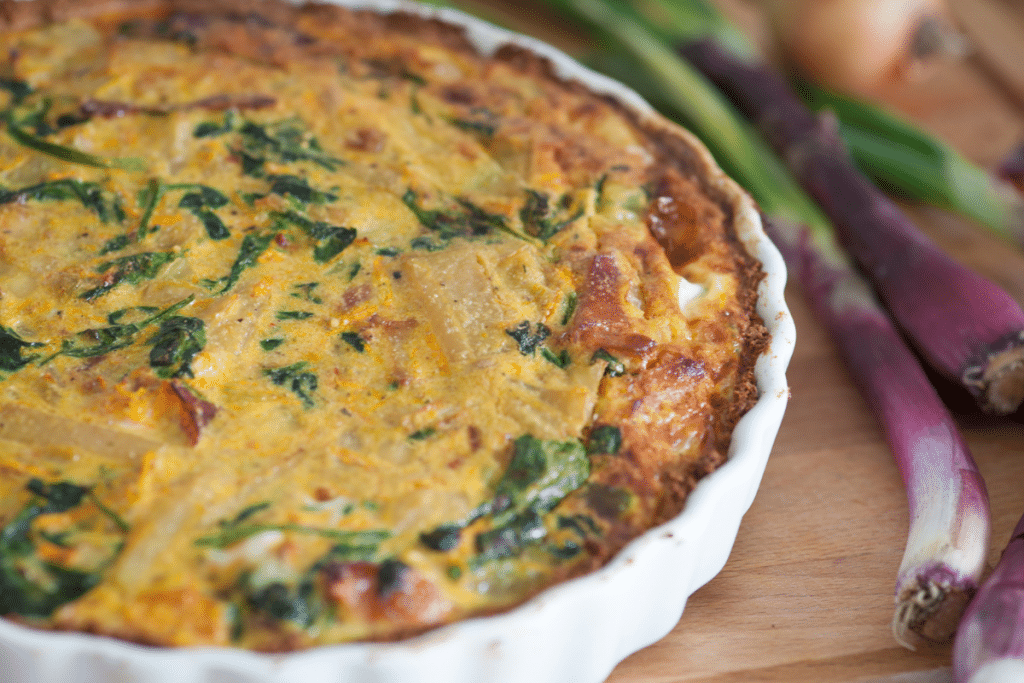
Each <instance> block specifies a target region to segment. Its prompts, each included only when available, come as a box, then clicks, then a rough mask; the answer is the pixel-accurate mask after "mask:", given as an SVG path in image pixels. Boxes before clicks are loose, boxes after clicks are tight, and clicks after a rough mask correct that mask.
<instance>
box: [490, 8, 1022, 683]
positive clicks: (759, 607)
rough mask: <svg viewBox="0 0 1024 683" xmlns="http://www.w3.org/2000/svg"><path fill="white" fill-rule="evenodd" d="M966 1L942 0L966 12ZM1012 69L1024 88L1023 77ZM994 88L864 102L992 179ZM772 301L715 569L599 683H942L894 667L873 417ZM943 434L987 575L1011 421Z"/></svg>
mask: <svg viewBox="0 0 1024 683" xmlns="http://www.w3.org/2000/svg"><path fill="white" fill-rule="evenodd" d="M716 1H717V2H718V3H719V4H720V5H721V6H722V8H723V9H724V10H726V11H727V13H729V14H731V15H732V16H734V18H737V19H739V20H740V21H741V23H742V24H743V25H744V26H746V27H747V29H748V30H750V31H752V32H755V33H759V32H761V31H762V24H760V23H759V17H758V15H757V13H756V9H754V8H753V5H752V4H751V2H750V0H716ZM981 1H983V0H957V2H958V4H960V5H963V6H966V7H967V8H968V9H970V5H971V3H972V2H981ZM984 1H985V2H988V3H991V2H1002V3H1005V6H1006V7H1008V8H1011V9H1013V10H1014V11H1016V12H1018V13H1020V16H1021V18H1022V20H1024V3H1022V2H1017V0H984ZM482 4H483V5H484V6H485V16H490V17H491V18H492V19H497V20H499V21H502V22H503V23H506V24H509V25H512V26H513V27H515V28H518V29H520V30H525V31H527V32H533V33H535V34H536V35H537V36H538V37H540V38H542V39H545V40H548V41H550V42H553V43H555V44H556V45H559V46H560V47H563V49H567V50H568V51H570V52H578V51H579V48H580V47H581V42H580V40H579V35H578V33H577V32H576V31H575V30H574V27H572V26H568V25H564V24H558V23H557V22H553V21H552V18H551V17H550V16H549V15H547V14H545V13H544V12H543V9H540V10H538V9H537V7H536V5H532V6H524V5H523V4H522V3H521V2H514V3H510V2H499V1H498V0H490V1H485V2H483V3H482ZM480 5H481V2H480V0H477V4H476V7H477V8H479V7H480ZM984 28H985V26H984V20H982V29H983V30H984ZM1001 28H1002V27H993V28H992V30H994V31H995V30H997V29H1001ZM1022 38H1024V36H1022ZM1019 68H1020V69H1021V70H1022V74H1021V76H1022V77H1024V63H1020V67H1019ZM1005 82H1006V81H1005V80H1001V79H997V78H996V77H994V74H993V72H992V71H991V69H990V68H989V67H988V66H986V65H984V64H982V62H981V60H980V59H979V58H978V57H972V58H969V59H967V60H965V61H962V62H959V63H955V64H950V65H948V66H946V67H944V68H942V69H941V70H940V71H939V72H938V73H934V74H932V75H931V76H930V78H929V79H928V80H927V81H925V82H919V83H913V84H907V85H900V86H894V87H892V88H891V89H889V90H887V91H886V92H884V93H882V94H881V95H880V97H881V98H882V100H883V101H884V102H885V103H886V104H887V105H888V106H890V107H891V108H892V109H894V110H896V111H900V112H903V113H904V114H906V115H907V116H909V117H910V118H912V119H914V120H916V121H917V122H919V123H920V124H922V125H923V126H924V127H926V128H928V129H930V130H931V131H932V132H934V133H935V134H937V135H939V136H940V137H942V138H944V139H946V140H947V141H948V142H950V143H951V144H953V145H954V146H955V147H956V148H958V149H959V150H960V151H961V152H962V153H963V154H965V155H966V156H967V157H968V158H970V159H972V160H974V161H976V162H978V163H981V164H984V165H987V166H992V165H993V164H995V163H996V162H997V161H998V160H999V159H1000V158H1002V156H1003V155H1004V154H1006V153H1007V152H1008V150H1010V149H1011V148H1012V147H1013V146H1014V145H1015V144H1017V143H1018V142H1020V141H1021V140H1024V103H1022V100H1021V99H1020V98H1015V97H1014V96H1012V95H1011V94H1010V91H1009V90H1007V89H1005V87H1004V83H1005ZM907 208H908V211H909V212H910V213H911V214H912V216H913V217H914V218H915V219H916V220H917V221H918V223H919V224H920V225H921V227H922V228H923V229H925V230H926V231H927V232H928V233H929V234H930V235H931V236H932V237H933V238H934V239H936V240H937V241H938V242H939V243H940V244H941V245H943V246H944V247H946V248H947V249H948V250H949V251H950V253H952V254H953V255H954V256H955V257H956V258H958V259H960V260H962V261H963V262H964V263H965V264H967V265H969V266H971V267H973V268H975V269H977V270H979V271H981V272H983V273H985V274H986V275H988V276H990V277H991V278H993V279H995V280H996V281H998V282H999V283H1000V284H1001V285H1002V286H1003V287H1004V288H1006V289H1007V290H1008V291H1009V292H1010V293H1011V294H1012V295H1013V296H1015V297H1016V298H1017V299H1018V300H1019V301H1021V302H1024V251H1021V250H1019V249H1016V248H1013V247H1010V246H1007V245H1005V244H1003V243H1002V242H1000V241H999V240H998V239H996V238H993V237H991V236H990V235H988V234H986V233H984V232H983V231H982V229H980V228H977V227H975V226H973V225H972V224H970V223H968V222H966V221H964V220H961V219H959V218H957V217H954V216H950V215H948V214H945V213H943V212H940V211H937V210H934V209H929V208H921V207H907ZM787 298H788V301H789V304H790V307H791V309H792V312H793V317H794V318H795V320H796V325H797V331H798V334H797V346H796V352H795V354H794V356H793V360H792V364H791V365H790V371H789V381H790V386H791V392H792V399H791V402H790V404H789V408H788V411H787V414H786V418H785V421H784V423H783V425H782V429H781V431H780V433H779V436H778V440H777V441H776V444H775V448H774V451H773V453H772V456H771V459H770V461H769V464H768V469H767V472H766V473H765V476H764V480H763V483H762V485H761V489H760V491H759V493H758V495H757V499H756V500H755V501H754V504H753V507H752V508H751V509H750V511H749V513H748V514H747V515H746V517H745V518H744V520H743V524H742V526H741V528H740V532H739V537H738V538H737V540H736V544H735V546H734V549H733V552H732V555H731V557H730V559H729V562H728V564H727V565H726V567H725V569H724V570H723V571H722V573H721V574H720V575H719V576H718V577H716V578H715V579H714V580H712V581H711V583H709V584H708V585H707V586H705V587H704V588H702V589H700V590H699V591H698V592H697V593H696V594H694V595H693V596H692V598H691V599H690V601H689V603H688V605H687V607H686V611H685V613H684V614H683V617H682V620H681V621H680V622H679V624H678V625H677V626H676V628H675V629H674V630H673V631H672V632H671V633H670V634H669V635H668V636H667V637H666V638H664V639H663V640H661V641H660V642H658V643H656V644H655V645H653V646H651V647H649V648H646V649H645V650H642V651H641V652H638V653H636V654H635V655H633V656H631V657H629V658H628V659H627V660H625V661H624V662H623V663H621V664H620V665H619V666H618V667H617V668H616V669H615V670H614V672H613V673H612V674H611V677H610V678H609V679H608V683H641V682H642V683H669V682H673V683H675V682H680V681H693V682H700V683H751V682H760V681H770V682H775V681H778V682H780V683H782V682H785V683H804V682H806V683H812V682H813V683H820V682H822V681H832V682H843V683H846V682H853V681H858V682H866V681H878V682H882V681H885V682H889V683H897V682H898V683H948V681H950V680H951V678H950V673H949V661H950V659H949V658H950V655H949V648H948V646H947V647H936V648H933V649H931V650H928V651H919V652H910V651H908V650H904V649H902V648H900V647H899V646H897V644H896V642H895V641H894V640H893V637H892V635H891V629H890V622H891V619H892V612H893V597H892V596H893V588H894V579H895V574H896V569H897V567H898V566H899V563H900V560H901V558H902V554H903V547H904V544H905V541H906V529H907V512H906V498H905V494H904V491H903V486H902V483H901V481H900V478H899V474H898V472H897V470H896V467H895V464H894V463H893V460H892V457H891V455H890V454H889V452H888V450H887V447H886V445H885V443H884V441H883V439H882V435H881V433H880V430H879V428H878V426H877V424H876V423H875V420H874V418H873V416H872V415H871V414H870V412H868V410H867V408H866V406H865V404H864V402H863V401H862V399H861V398H860V396H859V395H858V393H857V391H856V389H855V388H854V386H853V385H852V384H851V382H850V379H849V377H848V376H847V374H846V371H845V369H844V368H843V366H842V364H841V362H840V361H839V359H838V357H837V355H836V352H835V350H834V349H833V347H832V344H831V341H830V340H829V339H828V337H827V335H826V333H825V332H824V330H823V329H822V327H821V326H820V325H819V324H818V323H817V322H816V321H815V320H814V319H813V317H812V315H811V313H810V312H809V310H808V308H807V306H806V304H805V303H804V300H803V298H802V294H801V292H800V291H799V289H798V288H797V287H795V286H792V285H791V286H790V288H789V290H788V293H787ZM958 419H959V421H960V424H961V425H962V427H963V431H964V433H965V436H966V438H967V441H968V442H969V445H970V447H971V449H972V451H973V454H974V456H975V459H976V460H977V461H978V464H979V467H980V468H981V470H982V473H983V474H984V476H985V478H986V480H987V482H988V487H989V492H990V496H991V500H992V508H993V516H994V530H993V540H992V548H991V550H990V556H989V557H990V562H994V561H995V560H996V559H997V558H998V557H999V553H1000V551H1001V548H1002V547H1003V545H1005V543H1006V542H1007V540H1008V539H1009V535H1010V531H1011V529H1012V528H1013V526H1014V524H1015V523H1016V521H1017V519H1018V518H1019V517H1020V516H1021V514H1022V513H1024V487H1022V486H1021V482H1022V481H1024V419H1022V417H1021V416H1018V417H1017V418H1016V419H1003V420H995V419H989V418H984V417H979V416H977V415H973V414H971V413H970V412H969V411H965V412H963V413H962V414H959V415H958Z"/></svg>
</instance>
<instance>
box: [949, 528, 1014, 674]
mask: <svg viewBox="0 0 1024 683" xmlns="http://www.w3.org/2000/svg"><path fill="white" fill-rule="evenodd" d="M953 680H954V681H956V683H968V681H970V682H971V683H982V682H983V681H1024V518H1021V520H1020V521H1019V522H1017V527H1016V528H1015V529H1014V530H1013V536H1012V538H1010V543H1009V544H1008V545H1007V546H1006V549H1005V550H1003V555H1002V557H1001V558H1000V559H999V563H998V564H997V565H996V568H995V570H994V571H993V572H992V574H991V575H990V576H989V577H988V578H987V579H985V582H984V583H983V584H982V585H981V588H980V589H979V590H978V593H977V595H975V596H974V600H973V601H971V604H970V605H969V606H968V607H967V611H966V612H965V613H964V615H963V618H962V620H961V621H960V629H959V630H958V631H957V634H956V640H955V641H954V642H953Z"/></svg>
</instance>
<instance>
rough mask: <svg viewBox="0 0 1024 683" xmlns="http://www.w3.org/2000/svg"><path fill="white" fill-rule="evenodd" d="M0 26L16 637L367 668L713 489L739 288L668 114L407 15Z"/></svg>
mask: <svg viewBox="0 0 1024 683" xmlns="http://www.w3.org/2000/svg"><path fill="white" fill-rule="evenodd" d="M0 13H2V17H3V21H4V28H3V30H2V33H0V54H2V56H3V57H2V58H3V62H2V64H3V67H2V69H3V71H2V74H0V89H2V96H0V99H2V111H3V128H4V131H3V133H2V135H0V325H2V329H0V374H2V381H0V473H2V477H0V527H2V531H0V613H2V614H3V615H4V616H5V617H6V618H7V619H10V620H15V621H17V622H20V623H23V624H26V625H30V626H36V627H41V628H46V629H57V630H69V631H86V632H91V633H98V634H103V635H109V636H114V637H117V638H121V639H125V640H130V641H134V642H139V643H145V644H150V645H158V646H184V645H231V646H236V647H240V648H246V649H253V650H260V651H290V650H298V649H304V648H308V647H311V646H316V645H323V644H334V643H343V642H351V641H367V640H394V639H398V638H403V637H406V636H409V635H412V634H416V633H420V632H423V631H425V630H427V629H430V628H432V627H436V626H438V625H442V624H446V623H450V622H453V621H456V620H460V619H464V618H466V617H468V616H474V615H483V614H490V613H494V612H498V611H503V610H506V609H508V608H509V607H511V606H514V605H517V604H519V603H522V602H523V601H524V600H526V599H527V598H529V597H530V596H532V595H534V594H536V593H537V592H538V591H540V590H542V589H544V588H545V587H548V586H551V585H553V584H556V583H559V582H562V581H564V580H566V579H569V578H571V577H575V576H579V575H582V574H585V573H588V572H591V571H592V570H594V569H595V568H598V567H600V566H601V565H603V564H605V563H606V562H607V561H608V560H609V559H610V558H611V557H612V556H613V555H614V554H615V553H616V552H617V551H619V550H620V549H621V548H622V547H623V546H624V545H625V544H626V543H628V542H629V541H630V540H631V539H633V538H635V537H636V536H637V535H639V534H641V533H642V532H644V531H645V530H647V529H650V528H651V527H653V526H655V525H657V524H659V523H661V522H663V521H665V520H667V519H669V518H671V517H673V516H674V515H676V514H677V513H679V511H680V510H681V509H682V508H683V505H684V502H685V500H686V498H687V494H688V493H689V492H690V491H691V489H692V488H693V487H694V485H695V482H696V481H697V480H698V479H699V478H701V477H702V476H703V475H705V474H706V473H708V472H709V471H711V470H713V469H714V468H716V467H717V466H718V465H720V464H721V463H722V462H723V461H724V459H725V454H726V452H727V449H728V446H729V442H730V438H731V434H732V431H733V427H734V425H735V424H736V422H737V420H738V419H739V417H740V416H741V415H742V414H743V413H744V412H745V411H746V410H747V409H748V408H749V407H750V406H751V405H752V404H753V403H754V401H755V400H756V398H757V391H756V389H755V385H754V381H753V367H754V363H755V360H756V359H757V357H758V355H759V354H760V352H761V351H762V350H763V348H764V345H765V343H766V335H765V328H764V326H763V325H762V323H761V321H760V319H759V318H758V316H757V314H756V313H755V312H754V302H755V299H756V287H757V285H758V283H759V281H760V279H761V270H760V267H759V264H758V263H757V262H756V261H755V260H754V259H753V258H751V257H750V256H749V255H748V254H747V251H746V250H745V249H744V247H743V246H742V244H741V243H740V241H739V240H738V238H737V235H736V232H735V225H734V223H735V220H734V210H733V203H732V201H731V199H730V198H728V197H727V196H725V194H724V193H723V191H722V190H721V188H720V187H719V186H718V185H716V184H715V183H714V182H712V181H710V180H708V178H707V174H706V173H705V171H704V168H705V166H704V161H703V157H701V156H699V155H698V154H697V153H696V152H695V151H694V149H693V145H692V143H690V142H689V139H688V138H686V137H684V136H682V134H681V133H679V132H678V131H676V130H675V129H673V128H672V127H671V126H669V125H668V124H665V123H663V122H660V121H657V120H655V119H653V118H652V117H650V116H642V115H640V114H637V113H635V112H633V111H632V110H631V109H629V108H627V107H625V106H623V105H621V104H619V103H618V102H617V101H616V100H614V99H612V98H609V97H606V96H603V95H598V94H595V93H593V92H592V91H591V90H589V89H588V88H586V87H584V86H582V85H580V84H579V83H577V82H574V81H569V80H563V79H560V78H558V77H556V76H555V75H554V73H553V71H552V69H551V66H550V64H549V63H548V62H547V61H546V60H545V59H543V58H540V57H537V56H536V55H534V54H533V53H532V52H529V51H527V50H524V49H522V48H516V47H503V48H500V49H498V50H497V51H496V52H494V53H493V54H490V55H483V54H481V53H480V52H479V51H478V50H477V49H476V48H475V47H474V46H472V45H471V44H470V42H469V41H468V40H467V38H466V36H465V34H464V32H463V31H462V30H461V29H459V28H457V27H453V26H451V25H448V24H445V23H443V22H441V21H438V20H435V19H431V18H425V17H419V16H415V15H413V14H410V13H403V12H397V13H393V14H389V15H383V14H379V13H376V12H371V11H363V10H353V9H345V8H342V7H338V6H335V5H323V4H308V5H302V6H296V5H292V4H288V3H283V2H272V1H267V2H255V1H254V2H242V1H238V2H235V1H229V0H218V2H205V1H202V2H200V1H193V2H188V1H170V0H168V1H155V0H154V1H150V0H147V1H144V2H131V3H129V2H109V1H108V2H100V1H93V2H77V1H76V2H7V3H4V4H3V5H2V6H0Z"/></svg>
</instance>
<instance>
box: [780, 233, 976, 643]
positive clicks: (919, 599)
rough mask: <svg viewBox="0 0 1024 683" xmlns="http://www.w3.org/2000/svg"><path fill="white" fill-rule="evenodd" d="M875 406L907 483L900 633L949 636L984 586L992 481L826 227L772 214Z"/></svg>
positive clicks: (913, 637)
mask: <svg viewBox="0 0 1024 683" xmlns="http://www.w3.org/2000/svg"><path fill="white" fill-rule="evenodd" d="M765 223H766V228H767V230H768V234H769V236H770V237H771V238H772V241H774V242H775V243H776V245H778V246H779V249H780V251H782V254H783V257H784V258H785V260H786V265H787V267H788V268H789V270H790V272H791V273H793V274H794V275H795V276H796V278H797V279H798V281H799V282H800V284H801V286H802V288H803V290H804V292H805V294H806V295H807V298H808V300H809V302H810V304H811V307H812V308H813V309H814V312H815V313H816V315H817V318H818V320H820V321H821V322H822V323H823V324H824V325H825V327H826V328H827V329H828V330H829V332H830V334H831V335H832V338H833V340H834V341H835V343H836V345H837V347H838V349H839V352H840V355H841V356H842V358H843V361H844V362H845V364H846V367H847V369H848V370H849V372H850V375H851V376H852V377H853V380H854V382H855V383H856V384H857V386H858V388H859V389H860V391H861V393H862V394H863V395H864V397H865V398H866V400H867V402H868V404H869V405H870V406H871V408H872V410H873V412H874V413H875V416H876V417H877V419H878V421H879V423H880V424H881V426H882V429H883V431H884V432H885V436H886V441H887V442H888V444H889V447H890V449H891V450H892V452H893V454H894V455H895V457H896V463H897V466H898V467H899V470H900V474H901V476H902V477H903V483H904V485H905V486H906V490H907V502H908V506H909V514H910V529H909V532H908V534H907V545H906V549H905V551H904V555H903V561H902V562H901V563H900V568H899V571H898V572H897V578H896V610H895V612H894V614H893V622H892V630H893V636H894V637H895V638H896V641H897V642H899V643H900V644H901V645H903V646H904V647H908V648H910V649H914V646H915V644H916V642H917V640H918V638H923V639H924V640H928V641H934V642H945V641H947V640H949V639H950V638H951V637H952V636H953V633H954V632H955V631H956V628H957V624H958V622H959V618H960V615H961V614H962V612H963V610H964V608H965V607H966V606H967V603H968V601H969V600H970V598H971V596H972V595H973V594H974V591H975V590H976V589H977V586H978V582H979V581H980V579H981V574H982V571H983V569H984V567H985V553H986V551H987V549H988V541H989V529H990V520H989V506H988V494H987V492H986V489H985V482H984V480H983V479H982V477H981V474H979V472H978V468H977V466H976V465H975V463H974V460H973V458H972V457H971V454H970V452H969V450H968V448H967V445H966V443H965V442H964V440H963V438H962V437H961V435H960V433H959V432H958V431H957V427H956V424H955V423H954V421H953V418H952V417H951V416H950V414H949V412H948V411H947V410H946V407H945V406H944V405H943V403H942V400H941V399H940V398H939V396H938V394H937V393H936V391H935V389H934V388H933V387H932V385H931V384H930V382H929V380H928V378H927V376H926V375H925V373H924V370H923V369H922V368H921V366H920V365H919V364H918V361H917V359H916V357H915V356H914V354H913V352H912V351H911V350H910V349H909V348H908V347H907V346H906V344H905V343H904V341H903V339H902V337H901V336H900V334H899V332H898V331H897V330H896V328H895V326H894V325H893V324H892V322H891V320H890V319H889V317H888V315H887V314H886V312H885V311H884V309H883V308H882V307H881V305H880V304H879V303H878V301H877V300H876V299H875V297H874V294H873V292H872V291H871V289H870V286H869V285H868V283H867V282H865V280H864V278H863V276H861V275H860V273H859V272H858V271H857V270H856V269H855V267H854V266H853V265H852V263H851V262H850V261H849V259H848V258H847V257H846V255H845V254H844V253H842V251H841V247H839V245H838V244H837V243H836V242H835V241H834V240H832V239H830V237H829V236H828V235H827V234H826V233H823V232H818V233H813V234H812V233H810V232H808V231H805V230H804V231H802V230H800V229H796V228H794V227H791V226H786V225H784V224H780V223H778V222H774V221H772V220H771V219H770V218H769V219H767V220H766V221H765Z"/></svg>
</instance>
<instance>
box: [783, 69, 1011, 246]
mask: <svg viewBox="0 0 1024 683" xmlns="http://www.w3.org/2000/svg"><path fill="white" fill-rule="evenodd" d="M797 87H798V90H799V92H800V94H801V96H802V97H803V98H804V100H805V101H806V102H807V103H808V104H809V105H810V106H811V107H813V108H814V109H816V110H818V111H831V112H832V113H833V114H835V116H836V118H838V120H839V132H840V135H842V138H843V141H844V142H845V143H846V146H847V147H848V148H849V150H850V154H851V155H852V156H853V159H854V161H856V162H857V165H858V167H859V168H860V169H861V170H863V171H864V172H865V173H866V174H868V176H870V177H871V178H872V180H874V181H875V182H876V183H878V184H879V185H880V186H882V187H884V188H885V189H886V190H889V191H890V192H892V193H893V194H896V195H900V196H903V197H905V198H907V199H912V200H915V201H921V202H925V203H928V204H933V205H935V206H938V207H941V208H943V209H947V210H950V211H954V212H956V213H959V214H961V215H963V216H965V217H967V218H969V219H971V220H973V221H975V222H976V223H978V224H979V225H981V226H983V227H985V228H988V229H989V230H991V231H992V232H994V233H996V234H997V235H999V236H1000V237H1002V238H1003V239H1005V240H1007V241H1009V242H1011V243H1013V244H1015V245H1017V246H1024V197H1022V196H1021V194H1020V192H1018V191H1017V189H1016V188H1014V187H1012V186H1011V185H1010V184H1008V183H1006V182H1005V181H1003V180H1001V179H1000V178H998V177H997V176H996V175H995V174H993V173H989V172H988V171H986V170H985V169H983V168H981V167H980V166H977V165H975V164H972V163H971V162H969V161H968V160H967V159H965V158H964V157H963V156H962V155H961V154H960V153H959V152H957V151H956V150H955V149H953V148H952V147H951V146H950V145H948V144H946V143H945V142H943V141H941V140H939V139H937V138H935V137H933V136H931V135H929V134H928V133H926V132H925V131H923V130H921V129H920V128H918V127H916V126H914V125H913V124H911V123H909V122H908V121H905V120H904V119H902V118H900V117H898V116H895V115H893V114H890V113H888V112H886V111H884V110H882V109H880V108H878V107H876V106H873V105H871V104H868V103H867V102H863V101H860V100H856V99H852V98H849V97H845V96H842V95H837V94H834V93H830V92H827V91H825V90H822V89H820V88H817V87H816V86H814V85H813V84H811V83H806V82H802V83H799V84H798V86H797Z"/></svg>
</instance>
